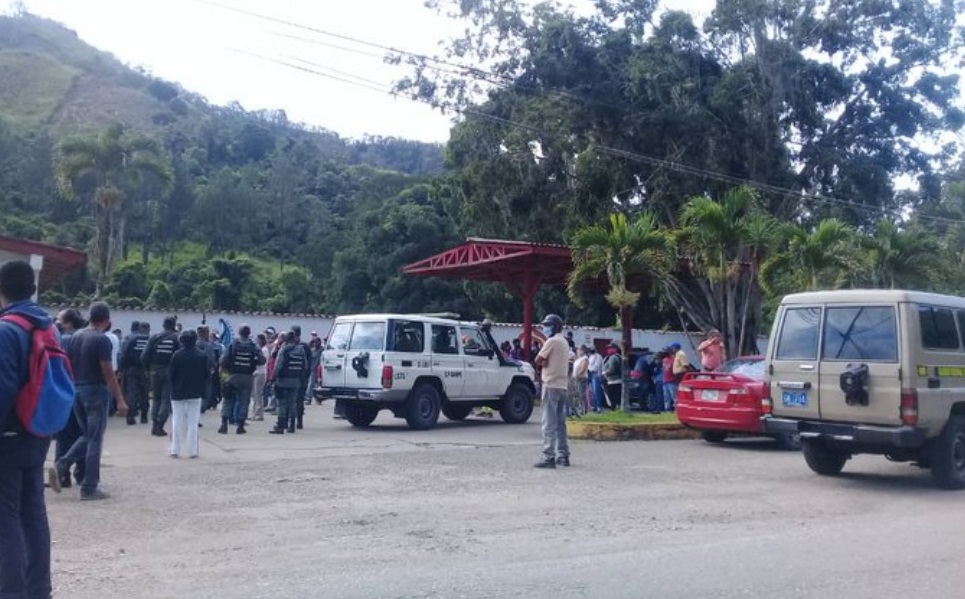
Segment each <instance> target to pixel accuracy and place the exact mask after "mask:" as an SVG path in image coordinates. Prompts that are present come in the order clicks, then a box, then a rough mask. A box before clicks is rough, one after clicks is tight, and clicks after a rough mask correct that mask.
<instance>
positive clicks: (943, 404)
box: [763, 290, 965, 489]
mask: <svg viewBox="0 0 965 599" xmlns="http://www.w3.org/2000/svg"><path fill="white" fill-rule="evenodd" d="M963 338H965V299H962V298H958V297H950V296H944V295H936V294H930V293H920V292H914V291H898V290H845V291H822V292H812V293H801V294H796V295H789V296H787V297H785V298H784V299H783V301H782V302H781V305H780V308H779V309H778V312H777V315H776V317H775V320H774V327H773V330H772V332H771V341H770V343H769V347H768V365H767V380H768V384H769V388H770V398H769V399H766V400H765V405H764V413H765V417H764V423H763V424H764V430H765V431H766V432H768V433H770V434H782V433H797V434H799V435H800V437H801V441H802V449H803V453H804V458H805V460H806V461H807V464H808V466H810V468H811V469H812V470H814V471H815V472H817V473H818V474H823V475H835V474H838V473H839V472H841V469H842V468H844V465H845V463H846V462H847V461H848V459H850V458H851V456H852V455H855V454H859V453H871V454H880V455H884V456H886V457H887V458H888V459H890V460H893V461H910V462H914V463H916V464H917V465H919V466H920V467H922V468H930V469H931V471H932V474H933V476H934V477H935V480H936V481H937V482H938V484H939V485H940V486H941V487H944V488H947V489H961V488H965V343H963Z"/></svg>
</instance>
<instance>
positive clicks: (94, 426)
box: [55, 302, 127, 501]
mask: <svg viewBox="0 0 965 599" xmlns="http://www.w3.org/2000/svg"><path fill="white" fill-rule="evenodd" d="M110 328H111V310H110V308H109V307H108V306H107V304H105V303H104V302H94V303H93V304H91V307H90V325H88V327H87V328H86V329H83V330H81V331H78V332H77V333H75V334H74V336H73V338H71V340H70V347H69V348H67V355H68V356H70V364H71V367H72V368H73V372H74V384H75V386H76V388H77V400H76V402H75V403H74V415H75V416H76V418H77V421H78V422H79V423H80V428H81V433H82V434H81V436H80V439H77V441H76V442H75V443H74V445H73V447H71V448H70V449H69V450H67V455H65V456H64V457H62V458H61V459H60V460H58V461H57V462H56V464H55V466H56V468H57V474H58V476H59V477H61V478H62V477H64V476H65V475H66V474H67V473H68V472H69V471H70V466H71V465H72V464H74V463H76V462H79V461H81V460H84V462H85V465H86V468H85V469H84V480H83V481H81V483H80V498H81V500H84V501H88V500H96V499H106V498H107V497H108V494H107V493H105V492H104V491H102V490H100V488H98V485H99V484H100V470H101V451H102V449H103V446H104V430H105V429H106V428H107V418H108V410H109V409H110V403H111V397H113V398H114V399H115V401H116V405H117V413H118V414H120V415H121V416H126V415H127V403H126V402H125V401H124V394H123V393H122V392H121V386H120V385H119V384H118V382H117V376H116V375H115V374H114V365H113V363H112V361H111V351H113V348H112V346H111V341H110V339H108V338H107V335H106V334H105V332H106V331H109V330H110Z"/></svg>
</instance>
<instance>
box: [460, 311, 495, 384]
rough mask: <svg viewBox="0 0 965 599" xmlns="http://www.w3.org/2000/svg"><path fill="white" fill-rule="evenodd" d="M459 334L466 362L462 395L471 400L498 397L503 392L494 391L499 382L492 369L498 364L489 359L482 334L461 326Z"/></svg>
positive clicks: (487, 348) (491, 358)
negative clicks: (464, 384)
mask: <svg viewBox="0 0 965 599" xmlns="http://www.w3.org/2000/svg"><path fill="white" fill-rule="evenodd" d="M459 332H460V338H461V340H462V351H463V354H464V356H465V361H466V374H465V379H466V386H465V391H464V395H465V396H466V397H472V398H480V397H496V396H498V395H499V394H501V393H502V392H503V391H505V390H504V389H500V390H498V391H497V390H495V389H494V387H495V386H496V385H497V384H498V382H499V381H498V374H499V373H498V372H494V370H493V369H494V368H498V367H499V362H498V361H497V360H496V359H495V358H493V357H490V354H489V346H488V344H487V343H486V340H485V339H484V338H483V336H482V332H481V331H480V330H479V329H478V328H476V327H471V326H461V327H459ZM494 365H495V366H494Z"/></svg>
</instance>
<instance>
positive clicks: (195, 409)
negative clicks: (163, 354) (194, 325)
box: [168, 329, 210, 458]
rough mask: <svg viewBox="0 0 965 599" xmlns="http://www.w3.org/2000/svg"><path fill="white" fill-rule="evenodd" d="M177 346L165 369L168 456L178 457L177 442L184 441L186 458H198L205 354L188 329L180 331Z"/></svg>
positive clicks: (206, 373)
mask: <svg viewBox="0 0 965 599" xmlns="http://www.w3.org/2000/svg"><path fill="white" fill-rule="evenodd" d="M178 341H179V342H180V343H181V349H179V350H177V351H176V352H174V355H173V356H171V365H170V367H169V369H168V371H169V373H170V376H171V449H170V451H169V453H170V455H171V457H172V458H177V457H180V455H181V444H182V443H184V442H186V444H187V451H188V457H191V458H196V457H198V449H199V447H198V445H199V438H198V437H199V433H198V428H199V427H198V423H199V422H201V396H202V395H203V394H204V389H205V385H206V384H207V382H208V377H209V376H210V370H209V362H208V356H207V355H206V354H205V353H204V352H203V351H202V350H200V349H198V347H197V346H196V344H197V342H198V334H197V333H196V332H194V331H192V330H190V329H189V330H187V331H184V332H183V333H181V335H180V337H179V338H178Z"/></svg>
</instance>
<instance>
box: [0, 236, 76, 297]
mask: <svg viewBox="0 0 965 599" xmlns="http://www.w3.org/2000/svg"><path fill="white" fill-rule="evenodd" d="M0 250H6V251H8V252H10V253H13V254H21V255H23V256H30V255H31V254H36V255H38V256H43V257H44V266H43V268H42V269H41V270H40V287H41V288H47V287H50V286H51V285H53V284H55V283H56V282H57V281H59V280H61V279H63V278H64V277H65V276H67V275H68V274H70V273H71V271H74V270H76V269H78V268H80V267H82V266H84V264H86V263H87V254H86V253H84V252H81V251H78V250H73V249H70V248H65V247H60V246H56V245H51V244H49V243H42V242H40V241H30V240H28V239H18V238H16V237H8V236H6V235H0Z"/></svg>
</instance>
